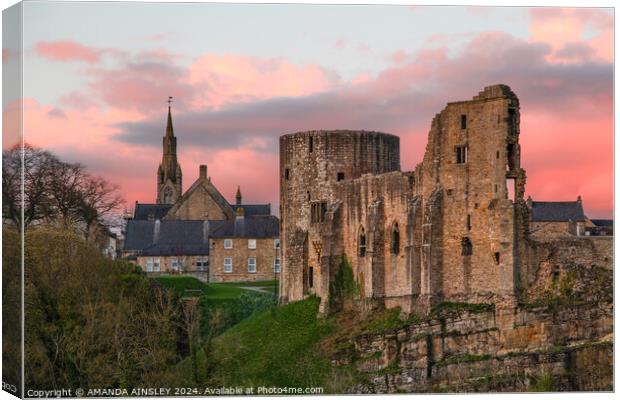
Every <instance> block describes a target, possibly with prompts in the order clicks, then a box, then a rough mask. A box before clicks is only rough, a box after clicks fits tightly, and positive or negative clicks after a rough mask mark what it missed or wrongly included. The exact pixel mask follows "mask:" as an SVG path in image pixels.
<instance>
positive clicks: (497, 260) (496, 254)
mask: <svg viewBox="0 0 620 400" xmlns="http://www.w3.org/2000/svg"><path fill="white" fill-rule="evenodd" d="M493 258H494V259H495V264H497V265H499V253H498V252H495V254H493Z"/></svg>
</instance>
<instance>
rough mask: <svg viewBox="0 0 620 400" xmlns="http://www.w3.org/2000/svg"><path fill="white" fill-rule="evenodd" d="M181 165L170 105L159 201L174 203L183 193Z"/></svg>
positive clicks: (159, 176) (158, 195) (160, 170)
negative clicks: (178, 158) (178, 159)
mask: <svg viewBox="0 0 620 400" xmlns="http://www.w3.org/2000/svg"><path fill="white" fill-rule="evenodd" d="M182 176H183V174H182V173H181V166H180V165H179V163H178V161H177V138H176V137H175V136H174V129H173V128H172V115H171V113H170V106H168V123H167V125H166V134H165V135H164V137H163V155H162V160H161V163H160V164H159V168H158V169H157V203H158V204H174V203H176V201H177V200H178V199H179V198H180V197H181V195H182V194H183V188H182Z"/></svg>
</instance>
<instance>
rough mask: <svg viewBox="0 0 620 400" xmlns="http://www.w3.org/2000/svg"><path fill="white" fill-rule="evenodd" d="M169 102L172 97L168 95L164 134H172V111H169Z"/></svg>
mask: <svg viewBox="0 0 620 400" xmlns="http://www.w3.org/2000/svg"><path fill="white" fill-rule="evenodd" d="M170 103H172V97H168V123H167V125H166V136H168V137H170V136H174V129H172V113H171V112H170Z"/></svg>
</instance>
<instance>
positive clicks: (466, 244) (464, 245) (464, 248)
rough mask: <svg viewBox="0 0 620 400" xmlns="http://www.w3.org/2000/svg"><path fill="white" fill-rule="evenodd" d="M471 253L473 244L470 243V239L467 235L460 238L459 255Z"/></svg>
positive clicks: (469, 254)
mask: <svg viewBox="0 0 620 400" xmlns="http://www.w3.org/2000/svg"><path fill="white" fill-rule="evenodd" d="M472 253H473V246H472V244H471V240H469V238H468V237H464V238H462V239H461V255H462V256H471V255H472Z"/></svg>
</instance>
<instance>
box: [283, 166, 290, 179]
mask: <svg viewBox="0 0 620 400" xmlns="http://www.w3.org/2000/svg"><path fill="white" fill-rule="evenodd" d="M289 176H290V173H289V170H288V168H287V169H285V170H284V179H286V180H287V181H288V179H289Z"/></svg>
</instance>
